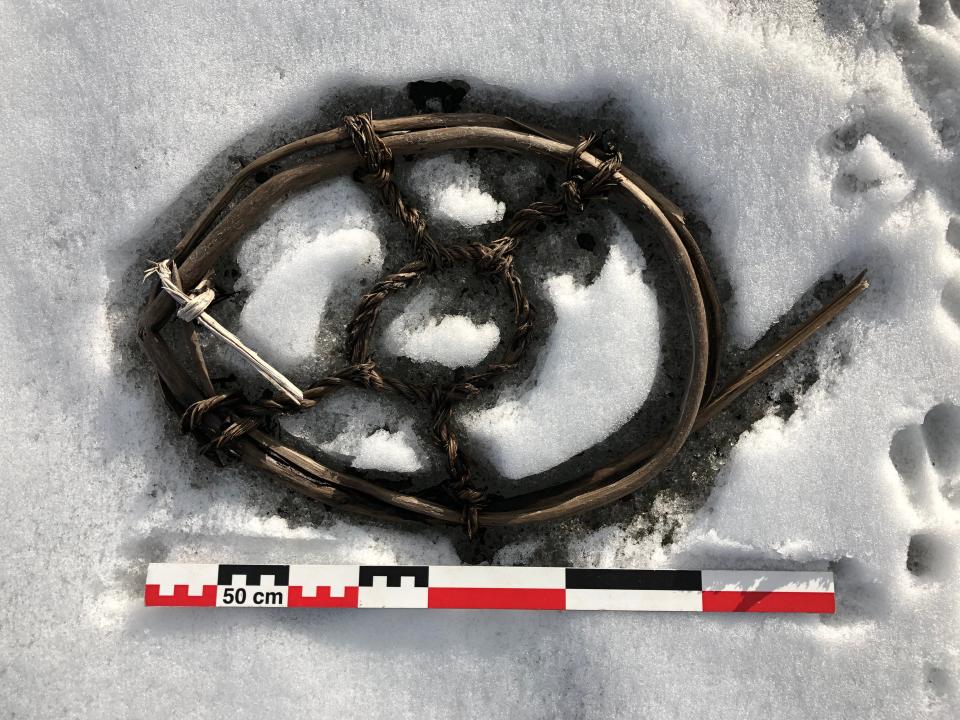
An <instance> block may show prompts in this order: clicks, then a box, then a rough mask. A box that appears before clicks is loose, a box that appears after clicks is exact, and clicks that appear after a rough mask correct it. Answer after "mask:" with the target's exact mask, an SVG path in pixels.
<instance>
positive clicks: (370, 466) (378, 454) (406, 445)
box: [320, 429, 423, 472]
mask: <svg viewBox="0 0 960 720" xmlns="http://www.w3.org/2000/svg"><path fill="white" fill-rule="evenodd" d="M320 449H321V450H325V451H326V452H337V453H342V454H344V455H353V456H354V457H353V461H352V462H351V463H350V464H351V465H352V466H353V467H355V468H360V469H364V470H392V471H396V472H415V471H416V470H419V469H420V468H421V467H423V466H422V465H421V463H420V459H419V458H418V457H417V454H416V451H415V450H414V449H413V448H412V447H411V446H410V442H409V440H408V438H407V437H406V436H405V434H404V433H400V432H394V433H392V432H390V431H389V430H382V429H381V430H377V431H376V432H374V433H373V434H371V435H367V436H366V437H364V438H361V439H360V440H359V442H357V441H356V440H355V439H354V436H353V435H352V434H350V433H341V434H339V435H337V437H336V438H334V440H333V441H331V442H328V443H324V444H323V445H321V446H320Z"/></svg>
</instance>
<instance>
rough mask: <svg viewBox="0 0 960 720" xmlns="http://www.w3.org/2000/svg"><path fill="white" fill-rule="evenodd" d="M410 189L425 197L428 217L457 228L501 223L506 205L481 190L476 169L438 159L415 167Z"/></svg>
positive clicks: (444, 158)
mask: <svg viewBox="0 0 960 720" xmlns="http://www.w3.org/2000/svg"><path fill="white" fill-rule="evenodd" d="M409 188H410V189H411V190H413V191H415V192H419V193H420V194H422V195H425V196H426V198H427V203H426V205H425V208H426V211H427V214H428V215H429V216H431V217H437V218H441V219H446V220H452V221H454V222H456V223H459V224H460V225H483V224H486V223H492V222H496V221H497V220H502V219H503V214H504V212H506V204H505V203H503V202H498V201H497V200H496V199H495V198H494V197H493V196H492V195H491V194H490V193H488V192H484V191H483V190H481V189H480V173H479V171H478V170H477V168H476V167H475V166H472V165H470V164H467V163H465V162H457V161H456V160H454V159H453V158H452V157H451V156H449V155H439V156H437V157H432V158H428V159H426V160H424V161H423V162H420V163H417V165H416V166H415V168H414V170H413V172H412V173H411V174H410V184H409Z"/></svg>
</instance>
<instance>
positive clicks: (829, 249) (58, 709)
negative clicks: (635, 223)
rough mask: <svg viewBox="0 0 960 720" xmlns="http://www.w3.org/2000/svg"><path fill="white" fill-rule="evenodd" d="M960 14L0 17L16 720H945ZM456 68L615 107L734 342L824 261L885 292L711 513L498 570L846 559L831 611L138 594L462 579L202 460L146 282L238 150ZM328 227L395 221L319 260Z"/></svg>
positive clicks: (9, 665)
mask: <svg viewBox="0 0 960 720" xmlns="http://www.w3.org/2000/svg"><path fill="white" fill-rule="evenodd" d="M958 11H960V8H958V7H957V4H956V3H955V2H946V1H945V0H923V2H922V3H919V2H917V1H915V0H890V1H888V2H882V1H881V0H858V1H856V2H848V1H847V0H836V2H831V0H823V2H819V3H814V2H803V1H801V0H795V1H793V2H776V3H774V2H770V3H767V2H762V1H761V0H742V1H741V2H720V1H719V0H718V1H713V0H704V1H703V2H693V0H669V1H667V0H662V1H658V0H651V2H649V3H643V4H640V3H615V2H612V3H608V4H605V3H593V4H590V5H589V6H587V5H584V4H583V3H559V4H551V5H550V6H549V7H543V8H539V7H530V6H527V5H524V6H518V5H517V4H515V3H509V2H502V3H496V2H482V3H481V2H466V3H455V2H450V0H445V1H444V2H442V3H441V2H435V1H433V0H423V2H421V3H419V4H418V5H417V7H415V8H410V7H404V6H401V5H395V4H387V5H364V6H362V7H355V8H351V9H350V12H348V13H347V12H343V11H342V8H339V6H338V7H330V8H326V7H320V8H318V7H317V5H316V4H315V3H295V2H291V3H284V4H283V5H279V4H276V5H273V4H268V3H263V2H249V3H247V2H243V3H241V2H234V3H224V4H222V5H218V6H216V7H215V8H214V7H206V6H199V5H197V4H196V3H192V2H190V3H186V2H177V1H174V2H169V3H151V4H118V3H117V4H115V3H103V4H97V5H94V4H89V3H69V2H63V3H45V4H39V3H37V4H27V3H15V2H10V1H8V2H3V3H0V47H2V48H3V51H4V52H3V53H2V55H0V58H2V59H0V63H2V69H3V72H2V73H0V89H2V92H0V97H2V98H3V99H2V101H0V127H3V129H4V135H5V142H4V143H3V145H2V146H0V159H2V161H3V166H4V168H5V175H4V189H5V191H4V193H3V197H2V212H0V217H2V218H3V220H2V223H3V230H4V232H3V234H2V240H0V248H2V250H0V260H2V262H0V300H2V302H3V306H4V308H6V311H5V312H4V313H2V314H0V337H3V338H4V343H3V346H2V347H3V349H2V351H0V352H2V362H0V372H2V379H3V381H4V382H3V387H4V389H5V390H4V400H5V402H4V403H3V411H2V412H3V413H4V416H5V417H4V420H5V422H4V429H5V436H4V441H3V445H2V448H3V450H2V459H3V467H4V472H3V482H2V483H0V503H2V507H3V508H4V511H5V514H4V522H3V523H2V524H0V548H2V549H3V551H2V552H3V555H2V557H3V563H2V564H0V658H2V660H0V714H3V715H4V716H7V717H52V716H54V717H90V718H99V717H134V718H136V717H148V716H149V717H153V716H156V715H157V714H158V713H162V714H164V715H170V716H180V717H220V716H223V715H226V714H229V715H231V716H234V717H262V716H265V715H270V716H271V717H293V716H296V717H302V716H303V714H304V711H305V708H306V709H308V710H307V712H310V711H312V712H314V713H315V714H321V715H323V716H327V715H329V716H331V717H350V716H358V715H362V716H363V717H367V718H378V717H390V718H398V717H417V718H424V717H458V716H466V715H483V716H484V717H491V718H498V717H509V718H528V717H586V718H610V717H636V716H637V715H641V714H644V715H652V716H660V717H692V716H697V717H740V718H770V717H778V718H810V717H845V718H854V717H861V718H905V717H910V718H913V717H936V718H952V717H956V716H957V714H958V709H960V707H958V706H960V630H958V623H957V617H958V614H960V602H958V597H960V594H958V589H960V588H958V570H960V568H958V557H960V552H958V547H960V528H958V524H960V506H958V502H957V494H956V485H957V470H956V462H955V460H956V455H955V448H956V447H957V446H958V445H960V429H958V426H957V422H956V417H957V408H958V407H960V363H958V362H957V358H958V353H960V289H958V288H960V253H958V244H960V242H958V240H957V238H958V231H957V227H958V223H960V220H958V216H960V159H958V157H957V148H958V142H960V132H958V128H960V119H958V116H957V107H958V96H957V88H958V87H960V50H958V47H960V46H958V43H960V21H958V20H957V12H958ZM398 28H402V31H400V30H398ZM384 48H389V50H387V51H383V50H382V49H384ZM378 53H379V54H378ZM384 53H386V54H385V55H384ZM438 76H442V77H457V76H460V77H463V76H469V77H468V79H470V80H471V82H474V79H475V80H476V82H477V84H480V83H483V84H486V85H487V86H490V87H494V86H495V87H500V88H503V89H504V91H506V92H512V93H519V94H521V95H523V96H525V97H528V98H530V102H531V103H532V104H536V103H562V104H582V105H583V107H588V108H593V109H596V108H600V107H601V106H602V103H603V102H605V101H606V100H607V99H609V98H611V97H612V98H614V99H615V100H616V102H618V103H619V107H621V108H624V109H625V110H626V111H627V113H628V118H629V125H630V127H632V128H634V129H635V130H636V131H637V133H638V134H642V136H643V137H644V138H645V139H646V141H648V142H649V143H650V152H651V154H652V155H654V156H655V157H656V159H657V161H658V162H659V163H661V164H662V165H663V166H664V167H667V168H669V169H670V172H671V173H672V174H673V177H674V178H675V179H676V180H677V182H678V183H679V185H678V187H682V188H683V191H682V192H683V197H680V198H679V199H680V200H682V202H683V204H684V205H685V206H687V207H689V208H690V209H691V210H694V211H696V212H697V213H698V214H699V215H700V217H702V218H703V220H704V221H705V222H706V224H707V225H709V227H710V229H711V233H712V234H711V238H710V243H711V246H712V248H713V249H714V257H715V258H716V262H717V264H718V265H719V266H721V267H722V268H724V272H725V275H726V276H727V278H728V279H729V282H730V287H731V292H732V299H731V301H730V302H728V303H727V306H726V307H725V311H726V315H727V321H728V324H729V326H730V330H731V333H732V339H733V341H734V342H735V343H737V344H740V345H749V344H750V343H751V342H752V341H753V340H754V339H755V338H757V337H758V336H760V335H761V334H762V333H763V332H764V331H765V330H766V329H767V328H768V327H770V325H771V324H772V323H773V322H774V321H775V320H776V319H777V318H779V317H780V316H781V315H782V314H783V313H784V312H785V311H786V310H787V309H789V308H791V307H792V306H793V305H794V303H795V302H796V301H797V299H798V297H799V296H800V295H801V293H803V292H804V291H805V290H806V289H807V288H808V287H809V286H810V285H811V284H813V283H814V282H815V281H816V280H817V279H818V278H819V277H821V276H822V275H823V274H824V273H828V272H832V271H835V270H839V271H841V272H845V273H847V274H848V275H849V274H850V273H852V272H854V271H856V270H858V269H859V268H861V267H862V266H864V265H866V266H868V267H869V268H870V270H871V279H872V288H871V290H870V292H869V293H868V295H867V296H865V297H864V298H862V299H861V300H859V301H858V302H857V303H856V304H855V305H854V306H852V307H851V308H850V310H849V312H848V313H846V314H845V316H844V317H843V318H842V319H841V320H840V321H839V322H837V323H835V324H834V325H833V326H832V327H831V331H830V337H829V339H827V340H824V341H822V342H821V343H819V344H818V346H817V347H818V348H819V350H818V358H817V367H816V369H817V371H818V373H819V379H818V380H817V382H815V383H814V384H813V386H812V387H811V388H810V389H809V390H808V392H807V393H806V394H805V395H804V396H803V397H802V398H801V399H800V401H799V403H798V407H797V410H796V412H795V413H794V414H793V415H791V416H790V417H789V419H787V420H783V419H781V418H779V417H777V416H774V415H770V416H769V417H766V418H764V419H763V420H761V421H760V422H758V423H756V424H755V425H754V426H753V427H752V428H751V429H750V430H749V431H748V432H747V433H745V434H744V435H743V436H742V437H741V438H740V440H739V441H738V442H737V444H736V447H735V448H734V450H733V452H732V455H731V457H730V458H729V460H728V462H727V464H726V466H725V467H724V469H723V471H722V472H721V475H720V477H719V481H718V484H717V486H716V487H715V488H714V491H713V493H712V494H711V496H710V499H709V502H708V504H707V506H705V507H702V508H699V509H696V510H691V509H690V508H688V507H687V506H686V505H684V504H683V503H682V502H679V501H678V502H676V503H673V502H672V501H671V500H670V499H669V497H667V496H666V495H664V496H662V499H661V500H659V501H658V503H657V504H656V505H655V508H654V510H655V512H654V513H652V514H651V516H649V517H646V516H644V517H638V518H637V519H636V520H635V521H634V522H633V523H630V524H627V525H625V526H620V525H607V526H602V527H599V528H597V529H595V530H592V531H590V532H589V534H586V535H584V536H583V537H579V538H576V539H574V540H572V541H571V542H570V544H569V546H567V547H562V548H556V547H552V548H549V547H546V548H545V543H546V542H547V540H546V537H547V535H546V533H545V532H541V531H540V530H538V529H536V528H533V529H531V531H530V532H529V534H528V535H527V536H526V539H525V540H523V541H522V542H517V543H516V544H515V545H512V546H510V547H507V548H505V549H504V550H502V551H501V552H500V553H499V555H498V556H497V558H496V561H497V562H503V563H522V562H526V561H529V559H530V558H532V557H539V556H540V555H538V553H540V552H541V551H544V550H546V551H547V552H548V554H549V556H550V557H555V558H556V557H561V558H563V559H564V560H565V561H566V562H569V563H571V564H579V565H601V566H637V567H642V566H647V567H651V566H669V567H689V568H694V567H704V566H712V567H723V568H736V567H761V568H770V569H777V568H810V569H813V568H827V567H830V568H833V569H834V570H835V571H836V572H837V574H838V582H837V585H838V592H839V603H840V606H839V612H838V614H837V615H836V616H835V617H830V618H819V617H764V618H755V617H749V618H744V617H700V616H677V615H668V614H663V615H657V614H649V615H643V616H637V615H632V614H622V615H618V614H606V615H602V614H592V613H584V614H570V615H562V614H547V613H542V614H541V613H494V612H491V613H472V612H454V611H451V612H448V613H417V612H402V611H396V612H382V613H379V612H370V611H359V612H346V611H345V612H339V611H336V612H334V611H332V612H329V613H326V612H294V611H290V612H274V611H263V612H259V611H237V612H225V611H207V612H200V611H197V612H194V611H189V610H187V611H177V610H171V611H169V612H166V611H163V610H150V611H147V610H145V609H144V608H142V607H141V604H142V603H141V592H142V583H143V578H144V572H145V566H146V563H147V562H149V561H151V560H171V561H175V560H194V561H213V562H216V561H218V560H224V559H231V560H235V561H237V562H242V561H248V562H271V561H280V562H288V561H290V560H297V561H299V562H326V563H337V562H364V563H390V562H402V563H411V564H414V563H415V564H428V563H457V562H458V556H457V553H456V552H455V549H454V546H453V544H452V543H451V541H450V540H449V539H448V536H446V535H444V534H441V533H438V532H435V531H431V530H410V529H400V528H382V527H380V526H377V525H374V524H368V523H363V522H359V521H356V520H355V519H354V518H349V517H346V516H342V517H341V516H338V515H327V514H325V513H323V512H322V511H319V510H317V511H316V513H315V514H314V515H303V514H297V513H293V514H291V513H289V512H282V511H283V510H284V508H286V507H287V506H288V505H289V503H290V501H289V496H288V495H286V494H285V493H284V492H282V491H281V490H279V489H277V488H275V487H273V486H272V485H270V484H268V483H265V482H263V481H262V479H261V478H260V477H259V476H258V475H256V474H254V473H249V472H246V471H243V470H240V469H238V468H235V467H232V466H231V467H228V468H226V469H222V470H217V469H215V468H213V467H212V466H211V465H209V464H208V463H207V462H205V461H201V460H200V459H199V458H197V457H196V453H195V445H194V443H193V441H192V440H191V439H189V438H182V439H179V438H175V437H174V434H173V433H174V431H173V428H172V423H171V421H170V418H169V414H168V413H167V411H166V409H165V408H164V407H163V406H162V402H161V400H160V398H159V395H158V392H157V389H156V385H155V381H154V379H153V377H152V376H151V375H150V374H149V373H147V372H145V371H143V369H142V363H143V358H142V355H141V354H140V353H139V351H138V350H137V349H136V346H135V343H134V341H133V339H132V335H133V324H132V317H133V316H132V312H131V308H132V307H133V306H134V305H135V304H139V302H140V301H141V300H142V292H143V291H142V289H141V288H140V287H139V286H138V283H139V278H138V275H139V274H140V272H141V271H142V269H143V267H144V266H145V265H146V261H147V259H149V258H151V257H153V258H156V257H158V256H160V255H161V254H162V253H163V252H165V251H167V250H168V249H169V248H170V247H171V246H172V245H173V243H174V241H175V238H176V237H177V236H178V235H179V233H180V232H181V231H182V229H183V228H182V225H188V224H189V221H190V219H191V218H192V217H194V216H195V214H196V212H197V207H198V205H199V204H200V203H201V202H202V200H201V198H206V197H209V195H210V194H211V193H212V192H215V190H216V188H217V187H218V186H219V184H220V183H221V182H222V181H223V179H224V178H226V177H227V176H229V174H230V173H231V172H232V171H233V170H234V169H235V167H236V165H235V164H233V163H232V161H230V160H229V158H228V154H229V153H232V152H234V151H235V150H236V151H238V152H240V153H246V154H252V153H254V152H256V151H257V150H258V149H260V148H261V147H263V146H269V145H271V142H269V138H270V137H271V135H270V133H271V129H272V128H273V127H290V126H293V125H300V126H303V127H308V126H310V123H311V121H312V120H313V119H314V118H315V116H316V110H317V107H322V106H324V105H325V104H326V103H327V102H328V101H329V100H330V99H331V98H334V97H338V96H339V94H340V93H342V92H343V91H344V89H345V88H349V87H360V86H377V85H380V86H382V85H389V86H400V85H402V84H403V83H405V82H407V81H409V80H411V79H419V78H424V77H428V78H429V77H438ZM355 109H356V110H359V109H365V108H355ZM253 131H256V136H257V137H259V138H260V139H259V140H251V141H249V146H244V145H243V143H244V142H246V141H238V138H243V137H248V134H249V133H251V132H253ZM238 142H239V143H240V145H241V147H239V148H237V147H236V145H237V143H238ZM274 144H275V143H274ZM370 222H373V220H371V221H370ZM343 227H346V228H349V227H353V228H360V229H365V230H368V231H370V232H374V233H375V232H376V228H375V226H373V225H371V226H365V225H363V224H361V223H360V222H359V221H358V222H354V223H347V224H345V225H340V224H339V222H337V223H336V227H330V228H327V229H325V230H324V231H323V232H322V233H319V232H318V233H317V234H314V235H313V236H312V237H311V239H315V238H316V237H319V236H320V235H321V234H322V235H324V236H326V235H327V234H330V233H333V232H335V231H336V230H338V229H341V228H343ZM382 429H384V430H387V431H389V432H393V433H396V432H398V431H399V429H400V428H399V427H393V426H391V427H386V428H382ZM370 434H375V431H371V432H370ZM368 436H369V435H368ZM664 518H669V519H673V520H679V522H680V525H679V529H678V530H672V531H671V533H670V537H669V538H667V536H666V535H665V529H666V527H667V526H668V525H669V523H667V522H665V521H664ZM670 527H673V526H672V525H670ZM665 540H667V542H665ZM252 678H254V679H255V680H253V681H251V679H252Z"/></svg>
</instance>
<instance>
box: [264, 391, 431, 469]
mask: <svg viewBox="0 0 960 720" xmlns="http://www.w3.org/2000/svg"><path fill="white" fill-rule="evenodd" d="M405 410H406V408H405V406H403V405H401V404H400V403H397V402H391V401H390V400H389V399H388V398H386V397H385V396H382V395H373V394H369V393H361V392H359V391H343V392H341V393H339V394H337V395H335V396H334V397H332V398H330V400H329V401H328V402H324V403H322V404H321V405H320V406H319V407H316V408H314V409H313V410H312V411H311V412H309V413H304V414H300V415H293V416H291V417H288V418H285V419H283V420H282V421H281V422H282V425H283V428H284V430H286V431H287V432H289V433H291V434H293V435H294V436H295V437H298V438H301V439H303V440H305V441H307V442H309V443H311V444H313V445H315V446H316V447H318V448H320V449H321V450H322V451H324V452H326V453H329V454H330V455H332V456H333V457H335V458H339V459H343V458H348V459H349V461H350V462H349V464H350V466H351V467H355V468H358V469H360V470H380V471H384V472H402V473H412V472H417V471H418V470H422V469H424V468H425V467H427V466H428V465H429V461H428V459H427V456H426V452H425V450H424V448H423V446H422V444H421V443H420V440H419V439H418V437H417V434H416V430H415V428H414V421H413V418H412V417H410V416H409V414H408V413H407V412H405Z"/></svg>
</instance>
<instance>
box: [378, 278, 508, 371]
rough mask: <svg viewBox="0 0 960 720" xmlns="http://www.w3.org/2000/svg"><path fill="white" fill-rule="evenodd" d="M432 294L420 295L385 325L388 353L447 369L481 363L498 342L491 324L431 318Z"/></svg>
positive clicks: (454, 317) (450, 317) (460, 317)
mask: <svg viewBox="0 0 960 720" xmlns="http://www.w3.org/2000/svg"><path fill="white" fill-rule="evenodd" d="M436 301H437V297H436V293H434V292H431V291H429V290H424V291H422V292H420V293H419V294H418V295H417V296H416V297H415V298H413V299H412V300H411V301H410V303H409V304H408V305H407V306H406V307H405V308H404V310H403V312H402V313H401V314H400V315H398V316H397V317H396V318H395V319H394V320H393V321H392V322H391V323H390V324H389V325H388V326H387V330H386V333H385V346H386V349H387V351H388V352H391V353H393V354H394V355H402V356H403V357H408V358H410V359H412V360H418V361H420V362H428V361H432V362H437V363H440V364H441V365H445V366H446V367H448V368H458V367H469V366H472V365H476V364H477V363H479V362H480V361H481V360H483V359H484V358H485V357H486V356H487V355H489V354H490V351H491V350H493V349H494V348H495V347H496V346H497V343H499V342H500V329H499V328H498V327H497V326H496V324H495V323H492V322H485V323H483V324H478V323H475V322H474V321H473V320H471V319H470V318H469V317H467V316H465V315H441V316H440V317H439V318H437V317H435V316H433V315H431V310H432V309H433V306H434V305H435V304H436Z"/></svg>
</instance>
